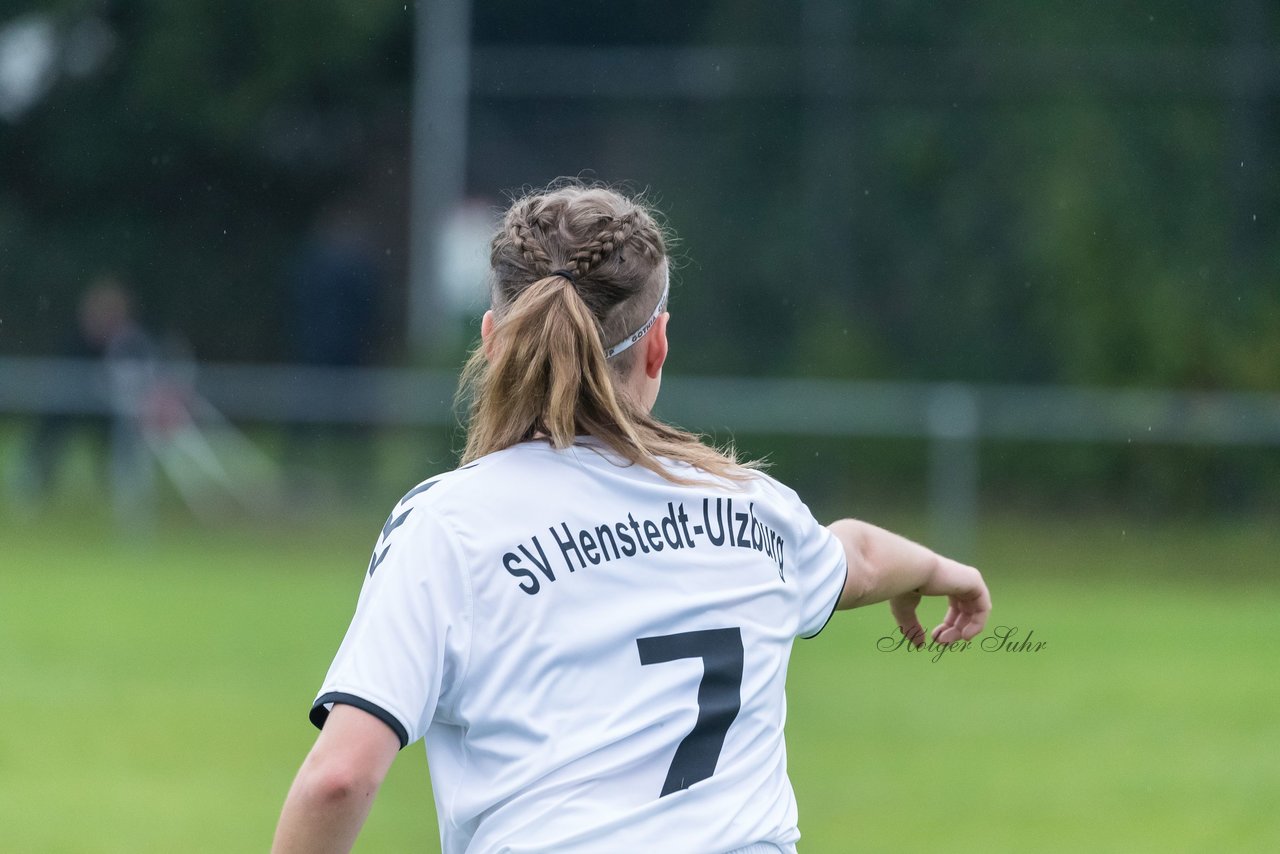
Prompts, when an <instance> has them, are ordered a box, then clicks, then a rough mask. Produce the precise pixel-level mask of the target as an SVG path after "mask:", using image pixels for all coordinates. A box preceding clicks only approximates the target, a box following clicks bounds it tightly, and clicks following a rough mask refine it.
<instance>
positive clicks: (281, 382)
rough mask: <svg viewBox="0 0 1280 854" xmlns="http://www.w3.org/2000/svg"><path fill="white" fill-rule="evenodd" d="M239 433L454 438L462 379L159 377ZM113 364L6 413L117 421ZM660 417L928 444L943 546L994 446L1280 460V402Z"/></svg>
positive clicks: (48, 362)
mask: <svg viewBox="0 0 1280 854" xmlns="http://www.w3.org/2000/svg"><path fill="white" fill-rule="evenodd" d="M157 373H158V376H161V377H168V378H169V379H168V381H169V382H170V383H171V384H172V383H177V384H179V385H182V386H184V387H185V388H186V389H187V390H188V391H189V393H190V394H191V396H192V398H193V399H195V400H198V401H200V402H201V405H202V406H208V407H210V408H212V409H213V410H216V411H217V412H219V413H221V414H222V415H223V416H225V417H226V418H229V419H231V420H233V421H255V422H312V423H347V424H368V425H388V426H390V425H400V426H411V425H423V426H427V425H450V424H453V423H455V419H456V417H457V413H456V411H455V407H454V404H453V399H454V392H455V388H456V383H457V377H456V375H454V374H452V373H449V372H443V371H429V370H417V369H410V368H322V367H313V366H303V365H236V364H201V365H199V366H198V367H196V366H192V365H189V364H188V365H185V366H183V365H180V366H175V367H174V369H172V370H168V371H166V370H160V371H158V372H157ZM109 387H110V386H109V384H108V383H107V382H106V375H105V371H104V364H103V363H102V362H96V361H85V360H76V359H52V358H17V357H9V358H0V413H28V414H43V413H68V414H77V413H78V414H104V415H111V414H113V413H114V414H118V413H119V411H120V407H119V405H118V403H117V402H116V401H113V400H112V397H111V393H110V392H109V390H108V389H109ZM658 410H659V414H660V415H661V416H662V417H664V418H666V419H669V420H671V421H673V422H675V423H678V424H680V425H681V426H684V427H686V428H689V429H693V430H716V431H727V430H731V431H735V432H740V433H760V434H785V435H792V436H827V437H838V436H857V437H914V438H922V439H926V440H927V441H928V446H929V472H930V474H929V496H930V497H929V502H930V513H931V517H932V520H933V524H934V527H935V531H934V536H935V537H936V538H937V540H938V541H939V542H944V543H946V544H948V546H949V547H950V548H951V549H952V550H953V551H956V552H957V553H961V554H963V553H966V552H967V551H968V550H969V549H970V548H971V546H972V543H973V532H974V528H975V519H976V508H977V495H978V479H979V459H978V443H979V442H980V441H981V440H983V439H1021V440H1039V441H1046V442H1078V441H1087V442H1124V443H1161V444H1185V445H1206V446H1227V445H1255V446H1280V394H1256V393H1236V392H1184V391H1173V390H1160V389H1104V388H1079V387H1062V386H1016V385H983V384H958V383H898V382H892V383H891V382H867V381H846V380H822V379H754V378H752V379H748V378H741V377H680V376H670V377H667V378H666V379H664V381H663V389H662V397H661V400H660V401H659V406H658Z"/></svg>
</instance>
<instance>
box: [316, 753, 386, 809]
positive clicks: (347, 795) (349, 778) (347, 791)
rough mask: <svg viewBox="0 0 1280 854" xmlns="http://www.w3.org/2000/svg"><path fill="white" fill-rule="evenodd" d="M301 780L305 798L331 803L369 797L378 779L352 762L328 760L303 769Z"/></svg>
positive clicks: (376, 785) (375, 787) (342, 802)
mask: <svg viewBox="0 0 1280 854" xmlns="http://www.w3.org/2000/svg"><path fill="white" fill-rule="evenodd" d="M301 782H302V784H303V788H304V789H305V791H306V793H307V797H308V800H310V801H312V802H313V803H317V804H327V805H331V806H335V805H338V804H345V803H351V802H353V801H361V800H366V799H369V798H372V797H373V796H374V794H375V793H377V791H378V785H379V783H380V782H381V781H380V780H378V779H376V778H375V777H374V775H373V774H370V773H368V772H366V771H365V770H364V769H362V768H360V767H359V766H357V765H356V764H354V763H350V762H341V761H329V762H318V763H315V764H314V765H312V767H310V768H307V769H304V776H303V779H302V781H301Z"/></svg>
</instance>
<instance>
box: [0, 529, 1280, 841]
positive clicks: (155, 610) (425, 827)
mask: <svg viewBox="0 0 1280 854" xmlns="http://www.w3.org/2000/svg"><path fill="white" fill-rule="evenodd" d="M380 509H381V508H370V509H369V511H368V513H364V514H352V515H353V517H354V516H359V517H360V518H349V519H346V520H345V521H343V522H341V523H337V524H322V523H319V522H315V521H313V522H309V523H288V524H286V523H283V522H282V523H280V524H279V525H268V524H267V523H265V522H263V523H259V524H257V525H239V526H237V527H235V528H234V529H231V530H223V531H208V530H201V529H199V528H195V527H193V526H192V525H191V524H190V523H175V524H173V525H170V526H164V527H162V528H161V530H160V531H159V532H158V533H157V534H156V535H155V536H154V537H153V538H152V540H151V541H150V543H149V544H147V545H145V546H136V545H135V546H129V545H125V544H122V543H121V542H120V541H119V540H118V539H117V538H115V537H113V536H112V535H111V534H110V532H109V529H108V528H106V527H105V526H104V525H102V524H101V523H99V522H94V521H88V522H86V521H83V520H77V519H76V518H75V517H74V516H73V515H70V514H66V515H62V514H60V515H59V516H58V518H44V519H40V520H36V521H27V522H23V523H19V522H17V521H15V520H13V519H0V544H2V552H0V566H2V569H0V677H2V681H0V691H2V693H0V710H3V711H2V717H0V720H2V721H3V728H2V729H0V829H2V830H0V834H2V838H3V842H2V843H0V848H3V849H4V850H6V851H14V852H139V851H183V852H203V851H210V852H213V851H217V852H224V851H260V850H265V849H266V848H267V846H268V844H269V840H270V838H271V834H272V831H273V828H274V823H275V819H276V816H277V813H278V810H279V807H280V804H281V802H282V800H283V797H284V794H285V791H286V789H287V788H288V785H289V782H290V780H291V778H292V775H293V773H294V771H295V770H296V767H297V765H298V763H299V762H300V761H301V759H302V757H303V755H304V754H305V752H306V750H307V749H308V747H309V745H310V744H311V741H312V739H313V737H314V733H313V730H312V728H311V726H310V724H308V723H307V721H306V714H305V713H306V710H307V707H308V704H309V701H310V700H311V698H312V696H313V694H314V691H315V689H316V688H317V686H318V685H319V683H320V680H321V678H322V676H323V674H324V671H325V669H326V667H327V665H328V662H329V658H330V656H331V655H332V653H333V651H334V649H335V648H336V645H337V643H338V641H339V639H340V637H341V634H342V632H343V630H344V629H345V627H346V623H347V620H348V618H349V616H350V613H351V610H352V608H353V606H354V602H355V595H356V592H357V590H358V588H359V584H360V582H361V578H362V573H363V570H364V566H365V563H366V561H367V551H368V548H369V547H370V546H371V544H372V539H373V535H374V534H375V533H376V531H377V529H378V526H379V525H381V522H382V519H381V518H380V517H379V512H378V511H379V510H380ZM366 517H367V518H366ZM910 527H911V526H910V523H909V522H908V524H907V530H908V531H910ZM979 547H980V549H981V551H980V554H979V555H978V563H979V564H980V566H982V568H983V569H984V571H985V572H986V574H987V576H988V580H989V582H990V584H991V587H992V591H993V596H994V600H995V606H996V611H995V619H994V622H993V624H994V625H997V626H999V625H1005V626H1016V627H1017V628H1018V630H1019V633H1020V637H1021V636H1025V635H1027V634H1029V633H1032V632H1034V636H1033V640H1034V641H1041V642H1043V643H1044V644H1045V646H1044V648H1042V649H1041V650H1040V651H1038V652H1030V651H1024V652H1010V651H1007V650H1006V651H998V652H992V651H983V650H982V649H980V648H973V649H969V650H965V651H961V652H954V653H949V654H947V655H944V656H943V657H942V659H941V660H939V661H933V660H931V659H932V656H931V655H930V654H929V653H921V652H906V651H903V650H898V651H892V652H882V651H879V650H877V639H878V638H880V637H882V636H884V635H886V634H887V633H888V632H889V630H890V629H891V628H892V625H891V623H890V621H889V619H888V615H887V611H885V610H884V609H883V608H874V609H869V610H867V611H862V612H853V613H845V614H841V615H838V616H837V618H836V620H835V621H833V623H832V625H831V626H830V627H829V628H828V629H827V631H826V632H824V633H823V634H822V635H821V636H820V637H819V638H817V639H815V640H812V641H807V642H805V641H802V642H798V643H797V647H796V653H795V655H794V657H793V660H792V670H791V675H790V694H789V697H790V720H789V722H788V735H789V738H788V743H789V746H790V756H791V775H792V779H793V781H794V783H795V786H796V789H797V794H798V797H799V801H800V815H801V818H800V824H801V830H802V832H803V833H804V839H803V840H802V842H801V847H802V850H804V851H808V852H844V851H871V852H879V851H902V850H904V849H945V850H947V851H948V852H949V854H956V852H968V851H974V852H978V851H1027V850H1034V851H1081V850H1088V851H1160V852H1176V851H1233V852H1239V851H1259V852H1262V851H1275V850H1280V817H1278V816H1277V812H1276V806H1275V804H1276V801H1277V798H1278V797H1280V760H1278V758H1277V757H1280V681H1278V680H1277V672H1278V671H1277V663H1278V662H1280V656H1277V652H1278V651H1280V643H1278V642H1277V640H1276V628H1277V626H1278V625H1280V624H1278V621H1277V617H1276V614H1277V613H1280V575H1278V574H1277V572H1276V570H1277V569H1278V568H1280V561H1278V560H1277V555H1280V531H1278V530H1277V527H1276V526H1275V525H1266V524H1263V523H1253V524H1243V523H1241V524H1238V525H1229V524H1226V523H1219V524H1217V525H1216V526H1202V527H1195V526H1189V525H1188V524H1186V523H1185V522H1180V523H1177V524H1174V523H1169V524H1167V525H1150V524H1148V525H1146V526H1131V525H1127V524H1125V523H1123V522H1120V521H1117V520H1116V519H1114V518H1111V519H1094V520H1091V521H1088V522H1081V521H1072V520H1061V519H1059V520H1054V521H1046V520H1043V519H1041V520H1025V519H1024V520H1017V519H1001V520H989V521H988V522H987V523H986V524H984V526H983V530H982V532H981V540H980V543H979ZM936 612H937V607H936V605H935V607H934V608H933V610H932V611H931V612H930V613H929V616H930V617H931V618H933V617H936V616H937V613H936ZM436 845H437V841H436V829H435V819H434V814H433V811H432V807H431V795H430V788H429V782H428V780H427V776H426V762H425V759H424V757H423V755H422V752H421V745H417V746H414V747H413V748H411V749H409V750H407V751H405V752H404V753H403V754H402V755H401V756H400V758H399V759H398V760H397V762H396V763H395V765H394V767H393V769H392V773H391V777H390V779H389V780H388V782H387V784H386V786H385V788H384V790H383V792H382V794H381V796H380V797H379V800H378V802H377V804H376V805H375V808H374V812H373V815H372V816H371V818H370V821H369V823H368V825H367V826H366V830H365V832H364V834H363V836H362V838H361V842H360V845H359V846H358V848H357V850H362V851H369V852H381V851H407V850H413V851H432V850H436Z"/></svg>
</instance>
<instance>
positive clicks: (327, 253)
mask: <svg viewBox="0 0 1280 854" xmlns="http://www.w3.org/2000/svg"><path fill="white" fill-rule="evenodd" d="M368 231H369V229H368V225H367V223H366V222H365V221H364V219H363V218H362V216H361V215H360V214H359V213H358V212H357V211H355V210H352V209H350V208H348V207H346V206H344V205H341V204H330V205H328V206H326V207H324V208H322V209H321V210H320V212H319V213H318V214H317V215H316V218H315V220H314V222H313V224H312V226H311V229H310V232H309V233H308V236H307V238H306V241H305V242H304V243H303V245H302V248H301V249H300V250H299V251H298V253H297V255H296V256H295V257H294V259H293V262H292V265H291V267H290V269H289V271H288V313H287V323H288V324H289V327H290V328H289V331H288V334H289V341H290V345H291V355H292V361H293V362H294V363H295V364H298V365H302V366H308V367H317V368H359V367H364V366H368V365H370V364H371V363H372V361H373V354H374V352H375V351H376V349H377V346H376V344H377V342H376V341H375V331H376V330H375V322H376V320H377V305H378V298H379V292H380V290H381V288H382V274H381V270H380V269H379V267H378V263H377V257H376V255H375V254H374V252H373V250H372V248H371V239H370V237H369V233H368ZM368 433H369V431H368V430H367V429H366V428H364V427H360V426H354V427H353V426H349V425H343V424H332V423H307V422H295V423H293V424H291V425H290V427H289V429H288V431H287V443H288V450H287V456H288V463H289V468H290V469H291V477H292V480H293V482H294V484H293V485H294V489H295V491H296V492H299V493H302V494H301V495H300V496H299V497H300V498H303V499H304V500H305V499H307V498H319V499H321V500H323V493H321V494H319V495H315V494H310V495H308V494H309V493H315V492H316V490H323V489H324V488H325V479H324V478H322V477H320V475H319V473H320V472H321V471H323V470H325V469H330V470H332V469H333V468H334V467H336V469H337V478H336V482H337V483H338V484H339V486H340V487H341V488H342V489H343V490H344V491H351V492H355V493H357V494H358V493H361V492H363V491H364V490H365V488H366V487H367V484H368V482H369V476H370V469H371V467H372V464H373V458H374V454H373V451H372V447H373V446H372V443H371V442H370V441H368V439H369V435H368Z"/></svg>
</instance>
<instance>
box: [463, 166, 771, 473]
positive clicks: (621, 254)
mask: <svg viewBox="0 0 1280 854" xmlns="http://www.w3.org/2000/svg"><path fill="white" fill-rule="evenodd" d="M489 261H490V267H491V282H490V290H491V293H490V297H491V301H492V307H493V312H494V316H495V325H494V331H493V335H492V339H491V341H490V342H489V345H488V346H487V347H485V346H478V347H477V348H476V349H475V350H474V351H473V352H472V354H471V358H470V359H469V360H468V363H467V366H466V369H465V370H464V372H463V385H462V388H461V389H460V396H469V397H470V400H471V413H470V418H469V421H468V426H467V445H466V450H465V452H464V454H463V462H469V461H471V460H474V459H476V458H478V457H481V456H484V455H485V454H489V453H492V452H494V451H498V450H502V449H503V448H507V447H510V446H511V445H514V444H517V443H519V442H524V441H529V440H531V439H533V438H535V437H543V438H545V439H546V440H547V441H549V442H550V443H551V444H552V445H553V446H554V447H557V448H563V447H568V446H569V445H572V444H573V442H574V439H575V437H577V436H581V435H590V436H594V437H595V438H597V439H599V440H600V441H601V442H603V443H604V444H605V445H607V446H608V447H609V448H611V449H612V450H614V451H615V452H616V453H617V454H618V455H619V456H620V457H622V458H623V459H625V460H627V461H628V462H630V463H632V464H635V465H640V466H643V467H645V468H648V469H651V470H652V471H654V472H657V473H658V474H660V475H662V476H663V477H665V478H667V479H669V480H673V481H676V482H688V478H684V477H681V476H678V475H676V474H674V473H673V472H672V471H671V470H670V467H669V466H667V465H665V464H664V463H663V462H662V458H666V459H668V460H676V461H681V462H687V463H689V464H691V465H693V466H694V467H695V468H697V469H699V470H701V471H704V472H707V473H710V474H714V475H720V476H723V477H728V478H731V479H743V478H745V477H747V476H749V469H750V468H752V464H750V463H740V462H739V461H738V460H737V459H736V458H735V457H734V455H733V452H732V451H731V450H730V451H720V450H717V449H715V448H712V447H709V446H707V445H705V444H703V443H702V441H701V440H700V439H699V438H698V437H697V436H695V435H693V434H690V433H687V432H685V431H683V430H680V429H678V428H675V427H672V426H671V425H668V424H664V423H663V422H661V421H658V420H657V419H656V418H654V417H653V416H652V415H651V414H650V413H649V412H648V410H647V408H645V407H642V406H640V405H639V404H638V403H637V402H636V401H633V400H632V399H631V397H630V396H629V395H628V394H627V392H626V389H625V387H624V386H623V384H622V382H621V381H622V379H623V378H624V377H626V376H627V375H628V371H629V370H630V369H631V367H632V365H633V363H634V360H635V358H637V356H636V353H635V351H634V350H629V351H623V352H620V353H619V354H618V355H616V356H614V357H613V358H609V357H607V356H606V348H609V347H610V345H612V344H614V343H616V342H619V341H622V340H623V339H625V338H626V337H627V336H628V335H631V334H633V333H635V332H636V330H637V329H640V328H641V327H642V325H643V324H644V323H645V321H646V319H647V318H650V317H652V316H653V315H654V314H655V313H656V312H657V311H659V310H660V309H661V308H662V306H661V305H660V302H661V300H662V297H663V294H664V293H666V288H667V282H668V276H669V270H668V265H669V258H668V252H667V235H666V234H665V233H664V231H663V229H662V227H661V226H660V225H659V224H658V222H657V220H656V219H655V216H654V214H653V213H652V212H651V211H650V210H649V209H648V208H646V207H645V205H644V204H643V203H642V202H641V201H640V200H639V199H635V198H629V197H627V196H624V195H622V194H621V193H618V192H616V191H614V190H611V189H609V188H606V187H601V186H588V185H583V184H578V183H569V184H559V185H556V186H553V187H552V188H550V189H548V190H544V191H539V192H534V193H531V194H528V195H525V196H523V197H521V198H519V199H517V200H515V201H514V202H513V203H512V204H511V206H510V207H509V208H508V209H507V211H506V214H505V215H504V216H503V219H502V223H501V225H500V226H499V227H498V230H497V233H496V234H495V235H494V237H493V241H492V243H491V246H490V253H489Z"/></svg>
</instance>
